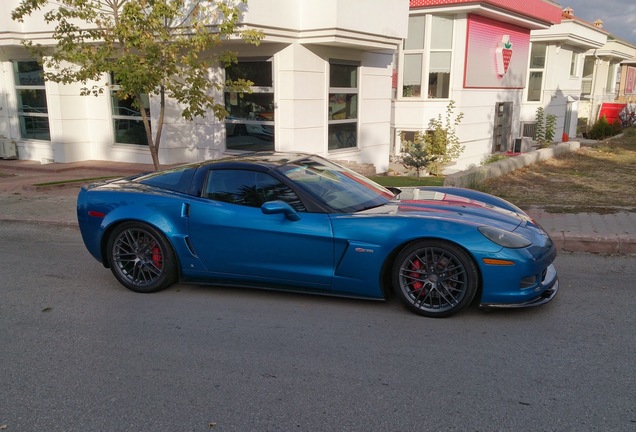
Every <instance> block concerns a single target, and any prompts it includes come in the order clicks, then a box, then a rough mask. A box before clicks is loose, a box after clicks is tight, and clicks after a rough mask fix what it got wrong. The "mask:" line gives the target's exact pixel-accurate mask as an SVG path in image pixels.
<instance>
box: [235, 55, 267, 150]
mask: <svg viewBox="0 0 636 432" xmlns="http://www.w3.org/2000/svg"><path fill="white" fill-rule="evenodd" d="M241 63H267V64H268V66H269V67H270V68H271V69H270V70H271V74H270V75H271V85H270V86H263V85H254V86H251V87H250V90H251V93H242V92H235V91H229V90H228V89H227V88H224V89H223V103H224V106H225V109H226V110H227V111H228V113H230V115H228V116H227V117H226V118H225V120H224V122H223V126H224V132H225V146H226V150H228V151H230V152H239V153H242V152H244V151H255V150H258V151H273V150H276V137H275V135H276V132H275V131H276V128H275V124H276V123H275V122H276V118H275V117H276V116H275V112H276V106H275V105H276V99H275V97H276V93H275V90H276V89H275V85H274V83H275V79H274V73H275V71H274V61H273V58H271V57H268V58H263V57H254V58H251V57H250V58H239V59H238V63H237V64H241ZM226 69H227V68H223V81H224V82H225V79H226V77H227V72H226ZM247 79H249V77H248V78H247ZM252 82H253V81H252ZM246 94H248V95H249V94H257V95H267V94H271V102H270V105H271V109H270V111H267V112H266V111H262V112H261V113H262V115H261V117H262V118H261V119H259V118H258V117H257V113H254V118H240V117H235V118H233V117H232V114H231V113H232V112H231V110H230V109H228V108H229V107H228V103H230V104H231V101H233V100H236V102H237V103H236V105H237V106H238V102H239V99H242V98H243V97H244V96H245V95H246ZM248 97H249V96H248ZM228 101H229V102H228ZM250 114H252V113H250ZM228 127H230V128H232V134H228ZM250 130H251V131H253V132H252V133H253V134H254V131H256V132H257V133H256V134H255V135H257V136H258V137H259V139H261V138H262V139H261V140H262V141H268V142H270V144H269V145H267V146H265V145H264V144H262V143H256V144H255V145H256V146H257V147H258V145H259V144H261V145H263V148H256V149H255V148H253V147H250V148H245V149H241V148H237V147H238V146H239V145H240V143H237V145H236V146H234V145H232V146H230V144H231V143H229V142H228V138H230V137H235V136H241V134H243V133H244V134H245V135H247V136H249V135H250ZM241 131H243V132H241Z"/></svg>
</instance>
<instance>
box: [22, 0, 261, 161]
mask: <svg viewBox="0 0 636 432" xmlns="http://www.w3.org/2000/svg"><path fill="white" fill-rule="evenodd" d="M246 1H247V0H239V1H238V2H227V1H224V0H200V1H195V2H188V1H186V0H22V1H21V2H20V4H19V6H18V7H17V8H15V9H14V10H13V11H12V12H11V17H12V19H14V20H16V21H19V22H23V21H24V19H25V18H27V17H29V16H30V15H32V14H33V13H36V12H39V11H41V12H43V13H44V19H45V21H46V22H47V23H49V24H53V25H54V27H55V30H54V32H53V39H54V40H55V41H56V46H55V47H45V46H41V45H39V44H35V43H33V41H25V42H24V45H25V46H26V47H28V48H29V49H30V50H31V51H32V52H33V53H34V54H35V55H36V56H38V58H39V59H40V61H41V62H42V63H43V64H44V66H45V74H44V76H45V79H46V80H49V81H54V82H57V83H63V84H69V83H75V82H80V83H82V84H84V87H83V88H82V90H81V94H82V95H91V94H92V95H95V96H97V95H99V94H102V93H104V91H105V90H109V88H108V86H109V83H108V81H107V80H106V79H105V77H106V76H107V74H111V73H112V74H113V76H114V77H115V80H116V84H117V86H118V90H117V92H116V94H115V95H116V97H118V98H120V99H132V100H133V105H134V106H135V107H136V108H138V109H139V111H140V113H141V116H142V119H143V122H144V125H145V127H146V135H147V138H148V142H149V148H150V153H151V155H152V158H153V163H154V165H155V168H159V160H158V149H159V143H160V140H161V131H162V127H163V118H164V114H165V100H166V97H170V98H173V99H174V100H176V101H177V102H178V103H179V105H180V106H181V107H182V112H181V114H182V116H183V117H184V118H186V119H187V120H192V119H193V118H195V117H197V116H200V117H203V116H205V115H206V114H207V113H208V112H213V113H214V115H215V116H216V117H217V118H219V119H221V118H223V117H225V116H226V115H227V112H226V110H225V107H224V106H223V104H220V103H218V102H217V101H216V100H215V98H214V90H220V89H222V88H223V86H224V83H222V82H217V80H215V78H213V77H212V74H211V73H210V71H211V69H212V68H215V67H217V66H218V65H219V64H223V63H224V64H226V65H227V64H231V63H232V62H236V61H237V59H236V53H233V52H231V51H226V50H225V51H224V50H220V47H221V45H222V43H223V41H225V40H227V39H229V38H230V37H232V36H234V35H235V34H238V35H239V36H240V37H241V38H242V39H243V40H244V41H245V42H247V43H251V44H258V43H259V41H260V39H261V38H262V34H260V33H259V32H256V31H253V30H247V31H238V30H237V26H238V25H239V24H240V19H241V6H242V3H246ZM211 52H218V54H217V55H212V54H211ZM231 84H232V85H233V86H235V88H237V89H241V90H242V91H248V86H249V85H250V84H251V83H249V82H240V83H231ZM143 94H149V95H157V96H159V100H160V113H159V116H158V120H157V122H156V123H153V125H152V126H153V127H152V129H153V130H154V132H155V136H154V139H153V137H152V135H151V129H150V120H149V118H148V112H147V110H146V109H143V103H142V95H143Z"/></svg>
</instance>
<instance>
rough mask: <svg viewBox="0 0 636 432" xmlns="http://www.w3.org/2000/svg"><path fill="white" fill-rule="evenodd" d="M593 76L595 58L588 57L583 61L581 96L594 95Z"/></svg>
mask: <svg viewBox="0 0 636 432" xmlns="http://www.w3.org/2000/svg"><path fill="white" fill-rule="evenodd" d="M592 76H594V57H593V56H586V57H585V60H584V61H583V77H582V78H581V96H589V95H590V94H591V93H592Z"/></svg>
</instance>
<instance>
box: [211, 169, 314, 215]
mask: <svg viewBox="0 0 636 432" xmlns="http://www.w3.org/2000/svg"><path fill="white" fill-rule="evenodd" d="M204 196H205V197H207V198H210V199H213V200H215V201H223V202H226V203H231V204H238V205H244V206H249V207H260V206H261V205H263V203H265V202H267V201H275V200H281V201H284V202H286V203H287V204H289V205H290V206H292V208H294V209H295V210H296V211H300V212H304V211H306V209H305V206H304V205H303V204H302V202H301V201H300V199H299V198H298V195H296V193H295V192H294V191H293V190H291V189H290V188H289V187H287V186H285V185H284V184H283V183H281V182H279V181H278V180H276V179H275V178H274V177H272V176H271V175H269V174H267V173H263V172H258V171H249V170H233V169H221V170H210V172H209V174H208V179H207V182H206V188H205V191H204Z"/></svg>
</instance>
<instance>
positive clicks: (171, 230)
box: [100, 205, 187, 267]
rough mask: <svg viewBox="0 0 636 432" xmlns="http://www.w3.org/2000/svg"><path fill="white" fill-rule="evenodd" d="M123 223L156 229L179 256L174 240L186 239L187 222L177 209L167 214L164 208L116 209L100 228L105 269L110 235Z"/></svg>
mask: <svg viewBox="0 0 636 432" xmlns="http://www.w3.org/2000/svg"><path fill="white" fill-rule="evenodd" d="M166 213H167V215H166ZM171 213H172V214H171ZM124 222H140V223H145V224H148V225H151V226H152V227H154V228H156V229H157V230H159V231H160V232H161V233H162V234H163V235H164V236H165V237H166V239H168V242H169V243H170V244H171V246H172V248H173V250H175V251H176V252H177V256H179V251H178V249H179V247H178V246H177V245H176V244H175V240H176V239H178V238H182V239H184V238H185V237H187V221H186V219H185V218H183V217H182V216H181V212H180V210H179V209H176V210H175V211H174V212H167V211H166V208H162V209H161V211H157V209H152V208H149V207H146V206H137V205H131V206H122V207H118V208H116V209H115V210H113V211H112V212H110V213H108V214H107V215H106V216H105V217H104V219H103V220H102V223H101V226H100V230H101V231H102V236H101V240H100V250H101V258H102V259H101V261H102V263H103V264H104V266H105V267H109V266H110V263H109V262H108V254H107V253H106V246H107V244H108V238H109V237H110V233H111V232H112V231H113V230H114V229H115V228H116V227H117V226H118V225H120V224H122V223H124Z"/></svg>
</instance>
